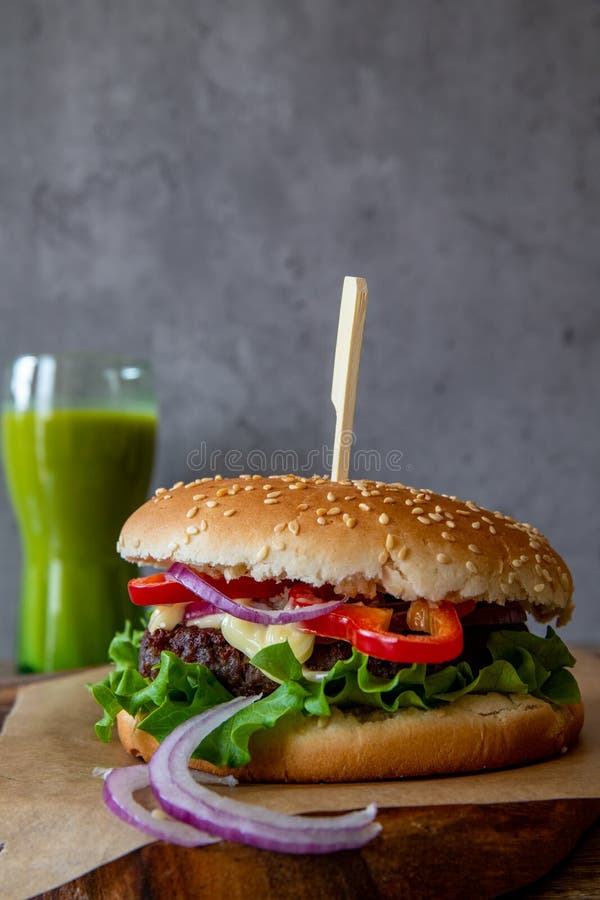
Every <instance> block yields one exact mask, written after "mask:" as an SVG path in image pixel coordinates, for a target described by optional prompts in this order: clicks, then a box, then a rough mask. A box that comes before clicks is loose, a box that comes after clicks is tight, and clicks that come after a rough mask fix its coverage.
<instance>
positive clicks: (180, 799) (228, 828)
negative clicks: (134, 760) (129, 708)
mask: <svg viewBox="0 0 600 900" xmlns="http://www.w3.org/2000/svg"><path fill="white" fill-rule="evenodd" d="M255 699H256V698H255V697H238V698H236V699H235V700H231V701H230V702H229V703H223V704H221V705H220V706H217V707H213V708H212V709H210V710H208V711H207V712H204V713H202V714H201V715H199V716H194V717H193V718H192V719H188V721H187V722H184V723H183V724H182V725H179V726H178V727H177V728H175V730H174V731H172V732H171V734H170V735H168V737H166V738H165V739H164V741H163V742H162V743H161V744H160V746H159V747H158V749H157V750H156V752H155V753H154V755H153V757H152V759H151V760H150V763H149V771H150V784H151V786H152V790H153V791H154V793H155V795H156V797H157V798H158V800H159V802H160V804H161V806H162V807H163V809H164V810H165V811H166V812H168V813H169V814H170V815H172V816H173V817H175V818H176V819H179V820H180V821H181V822H185V823H187V824H189V825H193V826H195V827H196V828H200V829H202V830H206V831H208V832H209V833H210V834H213V835H215V836H218V837H221V838H223V840H230V841H238V842H239V843H242V844H248V845H250V846H252V847H260V848H262V849H265V850H278V851H281V852H286V853H330V852H333V851H334V850H347V849H353V848H356V847H362V846H363V845H364V844H366V843H367V842H368V841H370V840H372V839H373V838H374V837H376V836H377V835H378V834H379V832H380V830H381V826H380V825H379V824H378V823H376V822H374V821H373V820H374V819H375V816H376V814H377V807H376V806H375V804H373V803H372V804H370V805H369V806H368V807H366V808H365V809H363V810H359V811H357V812H352V813H345V814H343V815H340V816H335V817H325V816H319V817H312V816H311V817H300V816H289V815H284V814H283V813H275V812H271V811H270V810H268V809H264V808H262V807H258V806H253V805H251V804H246V803H242V802H240V801H238V800H233V799H231V798H230V797H225V796H220V795H218V794H215V793H214V792H212V791H210V790H208V789H207V788H205V787H203V786H202V785H199V784H196V783H195V781H194V779H193V777H192V775H191V774H190V770H189V768H188V763H189V759H190V757H191V755H192V753H193V751H194V750H195V748H196V747H197V746H198V744H200V742H201V741H202V740H203V738H205V737H206V735H208V734H210V733H211V732H212V731H214V729H215V728H217V727H218V726H219V725H221V723H222V722H225V721H226V720H227V719H229V718H231V716H233V715H234V714H235V713H236V712H238V711H239V710H241V709H244V708H245V707H246V706H248V705H249V704H250V703H252V702H253V701H254V700H255Z"/></svg>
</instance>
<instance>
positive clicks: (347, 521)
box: [344, 516, 356, 528]
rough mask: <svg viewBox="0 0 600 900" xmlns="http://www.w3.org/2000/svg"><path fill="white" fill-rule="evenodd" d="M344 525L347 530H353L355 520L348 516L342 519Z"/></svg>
mask: <svg viewBox="0 0 600 900" xmlns="http://www.w3.org/2000/svg"><path fill="white" fill-rule="evenodd" d="M344 524H345V525H347V526H348V528H354V526H355V525H356V519H353V518H352V516H348V518H347V519H344Z"/></svg>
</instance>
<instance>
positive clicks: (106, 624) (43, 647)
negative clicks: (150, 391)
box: [2, 409, 157, 672]
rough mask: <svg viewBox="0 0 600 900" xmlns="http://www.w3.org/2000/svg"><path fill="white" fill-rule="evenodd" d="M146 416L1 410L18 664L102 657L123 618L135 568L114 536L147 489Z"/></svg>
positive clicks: (150, 444) (71, 663)
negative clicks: (15, 569)
mask: <svg viewBox="0 0 600 900" xmlns="http://www.w3.org/2000/svg"><path fill="white" fill-rule="evenodd" d="M156 422H157V420H156V416H155V415H154V414H152V413H151V412H145V411H139V412H136V411H118V410H115V411H112V410H99V409H52V410H50V411H48V412H47V413H41V412H38V411H35V410H33V411H31V410H28V411H25V412H17V411H14V410H8V411H5V412H4V413H3V415H2V426H3V427H2V436H3V447H4V464H5V471H6V478H7V483H8V489H9V492H10V495H11V499H12V501H13V505H14V508H15V511H16V515H17V518H18V521H19V526H20V529H21V536H22V542H23V580H22V596H21V606H20V611H21V612H20V626H19V645H18V663H19V668H20V670H21V671H29V672H36V671H48V670H53V669H67V668H76V667H79V666H85V665H94V664H96V663H102V662H104V661H105V660H106V658H107V648H108V644H109V642H110V640H111V638H112V636H113V634H114V632H115V630H116V629H117V628H119V627H121V626H122V625H123V622H124V621H125V619H126V618H128V617H131V605H130V603H129V601H128V596H127V587H126V585H127V581H128V580H129V579H130V578H133V577H135V576H136V575H137V568H136V567H135V566H133V565H130V564H129V563H126V562H124V561H123V560H121V559H120V558H119V556H118V554H117V553H116V550H115V545H116V541H117V538H118V535H119V531H120V528H121V525H122V524H123V522H124V521H125V519H126V518H127V516H128V515H129V514H130V513H131V512H133V510H134V509H135V508H136V507H137V506H139V505H140V504H141V503H142V501H143V500H144V497H145V495H146V492H147V490H148V485H149V482H150V474H151V468H152V461H153V454H154V439H155V432H156Z"/></svg>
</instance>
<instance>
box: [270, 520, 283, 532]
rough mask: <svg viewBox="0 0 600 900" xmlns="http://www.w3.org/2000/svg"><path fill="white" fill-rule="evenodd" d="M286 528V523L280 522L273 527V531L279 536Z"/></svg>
mask: <svg viewBox="0 0 600 900" xmlns="http://www.w3.org/2000/svg"><path fill="white" fill-rule="evenodd" d="M284 528H285V522H278V523H277V525H274V526H273V531H274V532H275V534H279V532H280V531H283V529H284Z"/></svg>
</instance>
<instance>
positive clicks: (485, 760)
mask: <svg viewBox="0 0 600 900" xmlns="http://www.w3.org/2000/svg"><path fill="white" fill-rule="evenodd" d="M138 724H139V723H138V722H137V721H136V720H135V719H134V718H133V717H132V716H130V715H129V714H128V713H126V712H125V711H124V710H122V711H121V712H120V713H119V714H118V716H117V727H118V733H119V738H120V740H121V743H122V744H123V746H124V747H125V749H126V750H127V751H128V752H129V753H131V754H132V755H133V756H136V757H142V759H144V760H145V761H146V762H148V760H149V759H150V757H151V756H152V754H153V753H154V751H155V750H156V748H157V747H158V742H157V741H156V739H155V738H154V737H152V735H150V734H148V733H147V732H145V731H141V730H140V729H139V728H138V727H137V725H138ZM582 725H583V705H582V704H581V703H578V704H572V705H564V706H553V705H551V704H550V703H546V702H545V701H543V700H538V699H536V698H535V697H531V696H526V697H523V696H521V695H517V694H511V695H508V696H507V695H504V694H471V695H470V696H467V697H462V698H461V699H460V700H457V701H455V702H454V703H452V704H451V705H449V706H443V707H438V708H437V709H432V710H427V711H423V710H417V709H403V710H400V711H398V712H397V713H392V714H390V713H384V712H381V711H379V710H378V711H369V710H366V709H365V710H362V709H361V710H353V711H352V712H349V711H343V710H340V709H333V710H332V715H331V717H330V718H316V717H304V716H301V715H299V714H293V715H290V716H288V717H286V719H284V720H282V721H281V722H279V723H278V724H277V725H276V726H275V728H274V729H273V730H264V731H260V732H257V733H256V734H254V735H253V737H252V738H251V740H250V752H251V754H252V760H251V762H250V763H248V765H246V766H243V767H242V768H240V769H236V770H231V769H223V768H220V769H219V768H216V767H215V766H213V765H211V764H210V763H206V762H203V761H202V760H197V759H193V760H191V763H190V765H191V766H192V767H193V768H196V769H201V770H203V771H207V772H216V773H219V774H227V773H230V772H232V771H234V772H235V775H236V777H237V778H239V780H240V781H271V782H294V783H303V782H317V781H329V782H347V781H375V780H380V779H391V778H404V777H412V776H419V775H443V774H451V773H458V772H478V771H481V770H482V769H500V768H503V767H504V766H512V765H521V764H523V763H527V762H533V761H534V760H538V759H544V758H546V757H549V756H554V755H556V754H559V753H562V752H564V751H565V750H566V749H567V748H568V747H570V746H572V744H574V743H575V741H576V739H577V735H578V734H579V732H580V731H581V727H582Z"/></svg>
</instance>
